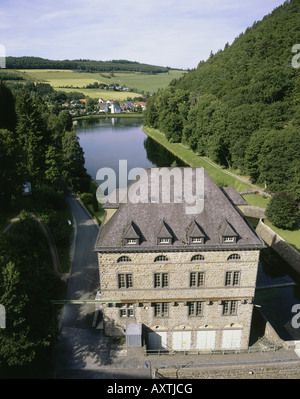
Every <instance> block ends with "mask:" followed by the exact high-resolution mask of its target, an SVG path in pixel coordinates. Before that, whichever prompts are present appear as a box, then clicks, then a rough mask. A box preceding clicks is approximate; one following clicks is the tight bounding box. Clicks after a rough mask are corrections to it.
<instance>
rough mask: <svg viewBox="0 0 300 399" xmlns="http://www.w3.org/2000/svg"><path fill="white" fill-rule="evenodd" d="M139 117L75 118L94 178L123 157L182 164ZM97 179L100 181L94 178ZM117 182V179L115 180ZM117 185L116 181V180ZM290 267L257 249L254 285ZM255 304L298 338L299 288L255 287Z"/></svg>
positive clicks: (270, 281)
mask: <svg viewBox="0 0 300 399" xmlns="http://www.w3.org/2000/svg"><path fill="white" fill-rule="evenodd" d="M142 125H143V119H141V118H136V119H135V118H128V119H127V118H115V119H110V118H107V119H99V120H95V119H93V120H91V121H79V122H78V125H77V127H76V132H77V135H78V137H79V139H80V145H81V147H82V148H83V150H84V153H85V167H86V169H87V171H88V173H89V174H90V175H91V176H92V178H93V179H94V180H96V174H97V171H98V170H99V169H100V168H112V169H113V170H114V171H115V173H116V176H117V177H118V175H119V173H118V170H119V160H127V167H128V171H129V170H131V169H132V168H137V167H138V168H143V169H145V168H147V167H153V166H157V167H163V166H171V165H173V166H174V165H175V164H174V162H175V163H176V165H177V166H183V164H182V162H181V161H180V160H179V159H177V158H176V157H174V156H173V155H172V154H170V153H169V152H168V151H167V150H166V149H165V148H164V147H162V146H160V145H159V144H157V143H156V142H154V141H153V140H152V139H150V138H149V137H148V136H147V135H146V134H145V133H144V132H143V130H142ZM98 183H100V182H98ZM117 183H118V182H117ZM117 185H118V184H117ZM296 278H297V277H295V276H294V274H293V272H292V271H291V268H290V267H289V266H288V265H287V264H286V263H285V262H284V261H283V260H282V258H280V257H279V256H278V255H277V254H276V253H275V252H274V251H273V250H272V249H270V248H268V249H266V250H263V251H262V252H261V261H260V264H259V268H258V275H257V287H264V286H271V285H277V284H286V283H290V282H294V281H295V280H296ZM255 304H257V305H260V306H261V309H262V311H263V313H264V314H265V315H266V316H267V318H268V320H269V321H270V322H271V324H272V325H273V327H274V328H275V329H276V331H277V333H278V334H279V335H280V337H281V338H282V339H285V340H289V339H300V328H299V329H293V328H291V323H290V321H291V319H292V317H293V316H294V314H292V313H291V309H292V307H293V305H294V304H300V289H299V286H296V287H286V288H269V289H265V290H257V292H256V297H255Z"/></svg>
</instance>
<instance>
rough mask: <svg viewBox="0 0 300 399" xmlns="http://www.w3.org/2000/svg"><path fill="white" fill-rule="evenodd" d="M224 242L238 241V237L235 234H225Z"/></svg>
mask: <svg viewBox="0 0 300 399" xmlns="http://www.w3.org/2000/svg"><path fill="white" fill-rule="evenodd" d="M223 242H224V243H226V242H228V243H230V242H236V237H233V236H225V237H223Z"/></svg>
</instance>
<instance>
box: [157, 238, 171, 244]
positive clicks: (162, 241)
mask: <svg viewBox="0 0 300 399" xmlns="http://www.w3.org/2000/svg"><path fill="white" fill-rule="evenodd" d="M159 244H171V238H159Z"/></svg>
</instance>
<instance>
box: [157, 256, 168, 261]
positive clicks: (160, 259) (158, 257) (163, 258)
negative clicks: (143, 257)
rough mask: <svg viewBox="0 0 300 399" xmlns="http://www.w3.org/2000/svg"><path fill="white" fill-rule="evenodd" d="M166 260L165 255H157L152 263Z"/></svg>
mask: <svg viewBox="0 0 300 399" xmlns="http://www.w3.org/2000/svg"><path fill="white" fill-rule="evenodd" d="M168 260H169V259H168V258H167V257H166V256H165V255H159V256H157V257H156V258H155V259H154V262H167V261H168Z"/></svg>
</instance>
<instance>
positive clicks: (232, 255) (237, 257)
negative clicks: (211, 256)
mask: <svg viewBox="0 0 300 399" xmlns="http://www.w3.org/2000/svg"><path fill="white" fill-rule="evenodd" d="M237 259H241V256H240V255H239V254H231V255H229V256H228V258H227V260H237Z"/></svg>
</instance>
